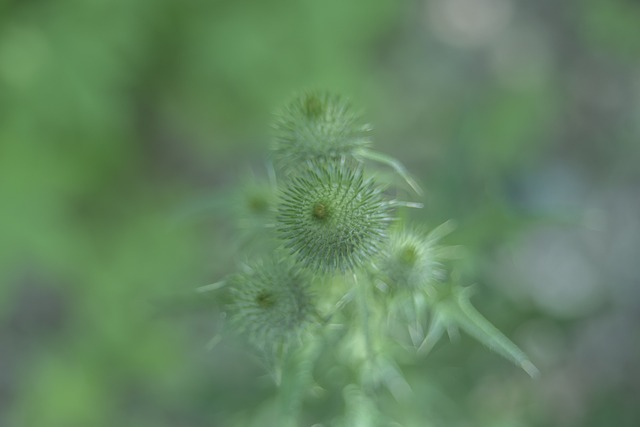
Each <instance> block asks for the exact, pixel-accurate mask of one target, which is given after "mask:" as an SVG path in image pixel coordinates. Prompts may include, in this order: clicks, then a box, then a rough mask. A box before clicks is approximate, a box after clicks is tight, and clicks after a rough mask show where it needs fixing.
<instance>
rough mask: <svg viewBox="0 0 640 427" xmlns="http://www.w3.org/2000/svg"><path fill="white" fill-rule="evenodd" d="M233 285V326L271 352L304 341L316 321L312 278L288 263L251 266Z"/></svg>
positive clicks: (231, 282) (278, 261)
mask: <svg viewBox="0 0 640 427" xmlns="http://www.w3.org/2000/svg"><path fill="white" fill-rule="evenodd" d="M229 285H230V286H229V292H230V296H231V300H232V303H231V305H230V307H229V308H230V312H231V316H232V322H233V323H234V324H235V325H236V327H237V328H238V330H239V331H240V332H242V333H245V334H246V335H247V336H248V339H249V340H250V341H251V342H252V343H253V344H254V345H256V346H257V347H259V348H261V349H263V350H265V351H267V352H273V351H276V350H278V349H283V348H287V347H289V346H290V345H291V344H293V343H295V342H296V341H300V339H301V337H302V335H303V333H304V331H305V330H306V329H307V328H308V326H310V324H311V323H312V321H313V316H314V315H315V307H314V304H313V298H312V296H311V292H310V290H309V277H307V275H306V274H305V273H304V272H303V271H301V270H300V269H299V268H296V267H294V266H293V265H291V263H289V262H287V261H286V260H277V261H275V260H269V261H261V262H257V263H254V264H252V265H247V266H245V271H243V272H242V273H239V274H236V275H235V276H233V277H232V278H231V280H230V282H229Z"/></svg>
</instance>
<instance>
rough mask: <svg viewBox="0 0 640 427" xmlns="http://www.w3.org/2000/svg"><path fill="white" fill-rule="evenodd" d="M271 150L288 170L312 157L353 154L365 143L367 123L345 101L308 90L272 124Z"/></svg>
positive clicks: (331, 157) (338, 156) (322, 158)
mask: <svg viewBox="0 0 640 427" xmlns="http://www.w3.org/2000/svg"><path fill="white" fill-rule="evenodd" d="M274 128H275V135H274V136H275V138H274V144H273V147H272V148H273V152H274V154H275V157H276V160H277V161H278V162H279V163H280V164H281V165H282V166H284V167H285V168H287V169H295V168H297V167H299V166H300V165H301V164H306V163H307V162H308V161H313V160H332V159H333V160H335V159H339V158H341V157H352V156H353V153H354V151H355V150H356V149H358V148H360V147H365V146H368V145H369V144H370V143H371V141H370V140H369V138H368V137H367V134H368V133H369V131H370V128H369V126H368V125H366V124H363V123H362V122H361V118H360V115H358V114H356V113H355V112H353V110H352V107H351V105H350V104H349V102H347V101H346V100H344V99H342V98H340V96H338V95H334V94H331V93H328V92H307V93H304V94H302V95H301V96H298V97H297V98H295V99H294V100H293V101H292V102H291V103H290V104H289V105H287V106H286V107H285V108H284V109H283V111H282V112H281V113H280V115H279V117H278V119H277V120H276V122H275V124H274Z"/></svg>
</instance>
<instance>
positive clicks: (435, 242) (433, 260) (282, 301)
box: [200, 92, 537, 426]
mask: <svg viewBox="0 0 640 427" xmlns="http://www.w3.org/2000/svg"><path fill="white" fill-rule="evenodd" d="M274 128H275V134H274V141H273V144H272V154H273V156H274V160H275V162H274V163H275V171H274V173H273V174H272V175H273V176H274V177H273V178H272V180H271V181H275V184H268V185H265V186H264V187H263V190H264V192H265V194H264V195H261V194H259V191H258V194H256V192H255V191H256V189H259V188H261V187H260V186H253V187H252V191H250V192H244V193H243V194H247V195H248V196H250V197H248V198H247V201H248V204H247V205H246V206H245V207H248V208H249V211H251V212H258V214H259V215H255V216H253V218H254V219H256V221H257V218H262V219H263V220H264V222H265V223H264V224H263V225H262V226H259V227H254V228H252V230H253V232H255V233H259V234H261V235H260V236H255V235H254V236H253V237H252V238H251V239H250V241H248V244H251V242H257V241H260V242H261V244H260V245H259V246H257V248H258V249H259V250H253V251H252V250H250V249H248V248H247V249H246V251H245V252H244V253H243V254H241V255H242V256H244V257H246V258H247V259H246V262H245V263H243V264H242V265H241V266H240V267H239V268H238V269H239V271H238V272H237V273H235V274H232V275H231V276H229V277H228V278H226V279H224V280H223V281H222V282H220V283H218V284H214V285H209V286H205V287H203V288H201V289H200V291H208V290H215V291H216V292H226V298H227V301H229V302H228V303H227V304H226V305H224V309H225V310H226V311H227V312H228V316H229V318H230V320H231V322H230V323H231V326H232V327H231V328H230V329H229V333H231V334H236V335H238V336H242V337H245V338H246V339H247V340H248V341H249V342H250V343H251V344H252V345H253V347H254V348H255V349H256V351H257V354H260V355H262V357H264V362H265V363H266V365H267V367H269V368H271V370H272V372H278V374H277V375H275V380H276V383H278V385H279V388H280V396H281V397H280V399H279V400H278V402H279V403H278V404H277V405H276V411H275V412H276V413H277V414H278V415H277V416H276V419H275V420H272V421H269V422H267V423H266V424H264V423H263V424H262V425H279V426H288V425H290V426H295V425H299V420H300V417H301V413H302V409H303V408H304V396H305V393H307V392H308V391H309V390H310V389H312V388H313V387H317V385H314V382H315V378H314V373H313V372H314V365H315V364H316V363H326V362H323V361H324V360H325V359H330V360H333V361H334V362H332V363H334V364H336V365H339V366H342V367H343V368H344V369H345V370H347V371H350V372H352V373H354V375H352V376H350V377H349V378H350V379H349V380H346V379H345V380H344V383H341V384H334V387H337V388H338V389H340V388H341V389H342V390H343V394H344V396H345V399H344V405H345V413H344V418H343V420H342V422H343V423H344V424H343V425H349V426H352V425H363V426H369V425H376V422H379V420H381V419H383V418H388V417H387V416H386V415H385V416H383V415H382V414H381V415H380V416H378V415H376V416H372V415H373V414H374V412H373V409H372V408H377V407H378V405H377V404H376V399H377V398H378V397H377V396H378V390H379V389H381V388H388V389H389V391H390V392H391V394H392V395H394V396H395V397H396V398H397V399H401V398H402V396H403V395H406V394H408V393H411V391H410V387H409V386H408V384H407V382H406V381H405V380H404V377H403V374H402V367H401V365H400V363H399V362H398V361H397V360H396V358H397V355H398V353H399V352H404V353H406V357H403V358H402V360H403V361H404V362H405V363H406V361H407V360H414V361H418V360H420V358H422V357H425V356H426V354H427V353H428V351H429V350H430V349H432V348H433V346H434V345H435V343H436V342H437V341H438V340H439V339H440V338H441V337H442V336H443V335H444V332H445V331H454V330H456V329H457V328H459V329H462V330H464V331H466V332H467V333H468V334H469V335H471V336H472V337H474V338H476V339H477V340H479V341H480V342H482V343H483V344H485V345H486V346H487V347H489V348H490V349H492V350H494V351H495V352H497V353H498V354H501V355H503V356H504V357H506V358H507V359H509V360H510V361H512V362H514V363H515V364H516V365H518V366H520V367H521V368H522V369H523V370H524V371H526V372H527V373H528V374H530V375H531V376H534V375H536V374H537V371H536V369H535V367H534V366H533V364H532V363H531V362H530V361H529V359H528V358H527V357H526V355H525V354H524V353H523V352H522V351H521V350H520V349H519V348H518V347H517V346H516V345H515V344H513V343H512V342H511V341H510V340H509V339H508V338H507V337H506V336H505V335H503V334H502V333H501V332H500V331H499V330H498V329H496V328H495V327H494V326H492V325H491V323H489V321H488V320H486V319H485V318H484V317H483V316H482V315H481V314H480V313H479V312H478V311H477V310H475V308H474V307H473V306H472V305H471V303H470V296H471V294H472V292H471V290H472V288H470V287H463V286H461V285H459V280H457V279H456V275H452V274H451V273H450V271H451V268H452V267H451V263H452V262H455V259H456V258H458V257H459V256H460V253H461V251H460V248H459V247H454V246H447V245H444V244H442V239H443V238H444V237H445V236H447V235H449V234H450V233H451V232H452V231H453V223H452V222H451V221H447V222H445V223H444V224H442V225H441V226H439V227H436V228H435V229H433V230H425V229H424V228H422V227H421V226H419V225H413V224H405V223H404V221H403V220H401V219H400V217H398V216H396V213H397V211H398V210H399V209H403V206H409V207H416V206H419V203H415V202H412V201H408V202H407V201H400V200H395V199H392V198H391V197H390V196H389V194H388V193H389V192H388V191H387V190H388V188H387V187H386V186H384V185H380V184H379V183H378V180H377V174H376V172H377V170H376V169H375V168H372V167H371V165H370V164H369V163H368V162H367V160H377V161H380V162H382V163H385V164H387V165H391V166H392V167H393V168H394V170H395V171H397V172H398V173H399V175H400V176H401V177H402V178H403V179H404V180H405V181H406V182H407V183H408V184H409V185H410V186H411V187H412V188H413V189H414V190H416V193H419V186H418V185H417V183H415V181H414V180H413V178H411V177H410V176H409V174H408V173H406V170H405V168H404V167H403V166H402V165H401V164H400V163H399V162H398V161H397V160H394V159H392V158H391V157H388V156H386V155H384V154H381V153H376V152H374V151H372V150H371V148H370V147H371V145H372V143H371V139H370V135H369V133H370V129H371V128H370V126H368V125H366V124H364V123H363V122H362V120H361V116H360V115H359V114H356V113H354V111H353V109H352V107H351V105H350V104H349V102H348V101H346V100H345V99H344V98H342V97H340V96H338V95H334V94H330V93H325V92H307V93H304V94H302V95H300V96H298V97H296V98H295V99H294V101H292V102H291V103H290V104H289V105H288V106H286V107H285V108H284V109H283V110H282V111H281V112H280V114H279V116H278V119H277V120H276V122H275V125H274ZM274 185H275V186H277V191H276V192H275V193H274V192H273V191H272V190H273V188H272V187H273V186H274ZM396 193H397V192H396ZM274 194H275V196H274ZM246 219H247V217H246V216H245V217H244V218H238V220H239V221H246ZM265 241H266V242H268V244H264V242H265ZM243 250H244V248H243ZM261 251H262V253H260V252H261ZM223 299H224V298H223V296H222V295H221V297H220V300H223ZM407 337H408V340H407ZM376 411H377V409H376ZM376 420H377V421H376ZM316 422H317V421H316ZM389 422H391V420H389Z"/></svg>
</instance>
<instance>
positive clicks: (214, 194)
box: [0, 0, 640, 427]
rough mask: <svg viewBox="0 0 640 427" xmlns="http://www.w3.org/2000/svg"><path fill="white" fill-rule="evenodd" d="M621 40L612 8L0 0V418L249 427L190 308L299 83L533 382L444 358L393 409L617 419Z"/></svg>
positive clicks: (634, 242) (629, 307)
mask: <svg viewBox="0 0 640 427" xmlns="http://www.w3.org/2000/svg"><path fill="white" fill-rule="evenodd" d="M639 22H640V3H638V2H637V1H633V0H580V1H578V0H574V1H562V2H559V1H553V0H538V1H525V0H428V1H395V0H376V1H372V0H351V1H345V0H323V1H311V0H279V1H278V0H272V1H271V0H270V1H264V0H263V1H227V0H210V1H204V0H202V1H198V0H193V1H180V2H178V1H172V0H109V1H108V0H83V1H79V0H66V1H65V0H61V1H46V0H31V1H24V0H14V1H12V0H2V1H0V426H7V427H40V426H47V427H85V426H141V427H144V426H153V427H162V426H166V427H169V426H185V427H201V426H202V427H204V426H216V427H217V426H222V427H225V426H233V425H248V421H246V420H248V419H251V418H255V417H258V416H259V408H260V407H261V405H262V402H264V401H265V399H268V398H269V396H270V395H271V394H273V386H272V385H270V384H269V381H268V380H267V379H265V378H263V372H262V371H261V368H260V366H258V365H256V363H254V362H253V361H252V360H250V359H248V358H247V359H243V358H238V357H225V356H224V355H223V354H222V353H224V351H225V350H224V349H222V350H218V349H216V350H213V351H207V350H206V343H207V341H208V340H209V338H211V336H213V335H214V333H215V329H216V317H215V316H214V315H213V312H212V311H211V310H210V304H211V301H208V300H207V299H206V298H202V299H196V298H193V297H192V296H191V295H192V294H193V289H195V288H196V287H197V286H200V285H204V284H207V283H211V282H215V281H217V280H219V279H220V278H221V277H224V275H225V274H227V273H229V272H230V271H232V270H233V265H234V262H236V261H237V259H238V254H237V253H235V250H233V248H234V244H233V239H234V234H233V230H232V228H231V226H230V221H229V216H228V215H226V216H225V215H224V213H221V212H225V211H226V210H227V207H228V206H227V205H228V204H229V203H231V202H230V200H232V198H233V197H232V196H233V194H234V191H235V190H234V189H235V188H237V186H238V185H240V184H242V183H243V182H246V180H247V179H249V178H248V177H250V176H251V175H252V174H255V175H257V176H258V177H260V176H264V171H265V160H264V159H265V156H266V154H267V151H268V144H269V137H268V135H269V133H268V132H269V130H268V126H269V123H270V121H271V119H272V116H271V114H272V112H273V110H274V109H275V108H277V107H279V106H280V105H282V103H283V102H285V101H286V100H288V99H289V98H290V96H291V95H292V94H293V93H294V92H295V91H298V90H301V89H305V88H327V89H330V90H333V91H337V92H340V93H343V94H345V95H347V96H349V97H351V98H352V100H353V101H354V104H355V105H357V106H359V107H362V109H363V110H364V111H365V113H366V117H367V119H368V120H369V121H370V122H372V123H373V124H374V125H375V129H376V130H375V134H374V139H375V144H376V148H377V149H378V150H379V151H382V152H385V153H388V154H391V155H393V156H395V157H397V158H399V159H400V160H402V161H403V162H404V163H405V165H406V166H407V167H408V169H409V170H411V171H412V172H413V174H414V175H415V176H416V177H417V179H418V180H419V181H420V182H421V183H422V184H423V186H424V187H425V188H426V192H427V195H426V196H425V200H424V201H425V204H426V207H425V208H424V209H423V210H421V211H419V212H414V213H413V214H412V215H413V218H414V220H415V221H418V222H421V223H424V224H426V225H427V226H435V225H437V224H439V223H441V222H443V221H445V220H446V219H449V218H452V219H454V220H456V222H457V223H458V229H457V231H456V232H455V233H454V235H452V236H450V238H449V240H448V242H450V243H454V244H461V245H464V246H465V247H466V248H467V257H466V259H465V260H464V261H462V267H461V268H463V269H464V271H465V272H466V274H467V276H468V277H471V278H472V279H473V281H474V282H476V283H477V284H478V290H479V292H478V295H477V296H476V297H474V300H473V301H474V303H475V305H476V306H477V307H478V308H479V310H480V311H481V312H483V313H484V314H485V315H486V316H487V317H488V318H489V319H490V320H491V321H492V322H494V323H495V324H496V325H497V326H498V327H499V328H500V329H501V330H503V331H504V332H505V333H506V334H507V335H508V336H510V337H511V338H512V339H513V340H514V341H515V342H516V343H518V344H519V345H520V346H522V347H523V348H524V349H525V351H526V352H527V353H528V354H529V355H530V357H531V358H532V360H533V361H534V362H535V363H536V364H537V365H538V367H539V368H540V370H541V371H542V375H541V377H540V378H539V379H537V380H531V379H529V378H528V377H527V376H526V375H525V374H524V373H523V372H521V371H519V370H518V369H517V368H515V367H513V366H512V365H510V364H509V363H508V362H507V361H505V360H503V359H501V358H499V357H498V356H496V355H495V354H493V353H491V352H489V351H487V350H486V349H485V348H483V347H482V346H481V345H480V344H477V343H476V342H474V341H472V340H471V339H469V338H467V337H465V336H462V337H461V338H460V340H459V341H458V342H456V343H453V344H452V343H449V342H448V341H445V342H441V343H439V344H438V346H437V347H436V348H435V349H434V351H433V352H432V353H431V354H430V355H429V356H428V357H427V358H425V359H424V361H422V362H420V363H418V364H411V365H408V366H405V367H404V371H405V373H406V375H407V378H408V381H409V383H410V384H411V385H412V387H413V389H414V392H415V394H414V400H413V401H411V402H405V403H403V404H390V405H389V411H390V412H391V414H390V415H391V416H393V417H395V418H396V419H398V420H399V421H401V422H402V423H404V424H405V425H411V426H413V425H416V426H422V425H438V426H474V427H475V426H541V427H542V426H576V427H577V426H580V427H587V426H614V425H615V426H620V427H622V426H629V427H631V426H637V425H640V409H639V408H638V403H639V402H640V363H638V362H640V332H639V330H640V329H639V328H640V279H639V277H640V263H639V262H638V261H639V260H640V25H638V23H639ZM390 399H391V398H390ZM336 402H337V403H336ZM340 411H341V407H340V399H339V398H338V399H330V398H328V397H326V396H324V397H322V396H319V397H316V398H310V399H308V401H307V403H306V411H305V417H304V421H305V422H306V423H307V425H311V424H314V423H320V422H323V423H327V422H328V421H330V420H331V419H333V418H335V417H336V416H337V415H339V414H340ZM243 420H245V421H243ZM245 422H246V423H247V424H243V423H245ZM253 425H264V424H261V423H260V421H259V420H258V421H256V422H255V423H254V424H253ZM325 425H326V424H325Z"/></svg>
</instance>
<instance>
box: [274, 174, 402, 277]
mask: <svg viewBox="0 0 640 427" xmlns="http://www.w3.org/2000/svg"><path fill="white" fill-rule="evenodd" d="M389 207H390V203H389V202H387V201H386V200H385V199H384V198H383V195H382V191H381V189H380V188H379V187H378V186H377V185H376V184H375V182H374V181H373V180H371V179H365V178H364V177H363V174H362V169H360V168H359V167H358V168H349V167H347V166H346V165H345V164H343V163H340V164H314V165H313V167H312V168H311V169H309V170H307V171H305V173H303V174H301V175H299V176H297V177H295V178H293V179H292V180H291V181H290V182H289V184H288V186H287V187H286V188H285V189H284V190H283V192H282V196H281V200H280V203H279V206H278V215H277V218H276V229H277V231H278V233H279V235H280V237H281V239H282V240H283V241H284V242H285V246H286V247H287V248H289V249H290V250H291V251H292V252H293V253H294V254H295V255H296V257H297V258H298V260H299V261H300V262H301V263H303V264H304V265H306V266H307V267H309V268H311V269H314V270H316V271H319V272H335V271H342V272H345V271H349V270H353V269H355V268H358V267H360V266H363V265H364V264H365V263H366V262H368V261H369V260H370V259H371V258H372V257H373V256H374V255H376V254H378V253H379V251H380V248H381V246H382V244H383V242H384V241H385V239H386V230H387V228H388V224H389V221H390V220H391V217H390V211H389Z"/></svg>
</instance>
